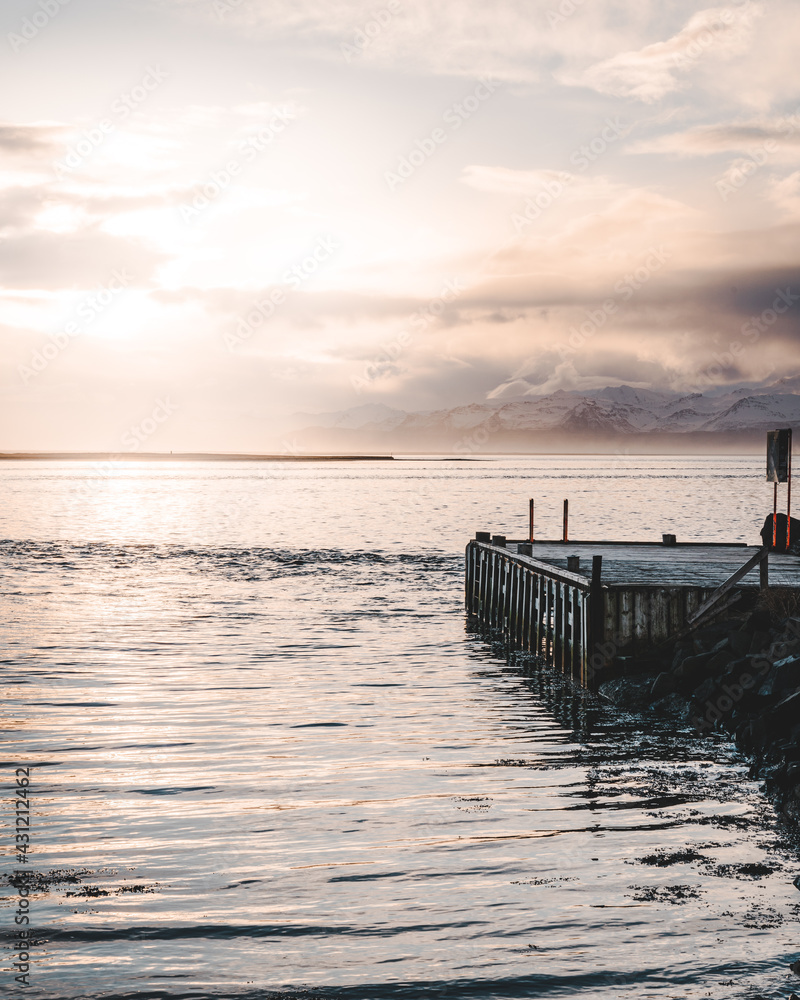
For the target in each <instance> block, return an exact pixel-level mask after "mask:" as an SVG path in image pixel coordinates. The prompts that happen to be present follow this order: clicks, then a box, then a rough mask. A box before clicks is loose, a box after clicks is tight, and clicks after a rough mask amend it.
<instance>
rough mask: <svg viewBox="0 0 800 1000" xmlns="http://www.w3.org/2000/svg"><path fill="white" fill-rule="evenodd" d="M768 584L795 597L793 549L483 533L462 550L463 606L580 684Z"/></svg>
mask: <svg viewBox="0 0 800 1000" xmlns="http://www.w3.org/2000/svg"><path fill="white" fill-rule="evenodd" d="M748 563H749V564H750V568H749V569H748V571H747V572H746V573H741V572H740V571H742V570H743V568H744V567H745V566H746V565H747V564H748ZM767 586H769V589H770V590H771V591H778V592H780V591H784V592H790V593H794V594H798V595H800V557H798V556H791V555H786V554H784V553H777V552H770V553H767V552H766V550H765V549H763V548H761V547H759V546H754V545H746V544H744V543H732V544H714V543H691V542H683V543H677V544H672V545H668V544H664V543H660V542H608V541H601V542H584V541H575V542H571V541H566V542H565V541H535V542H522V541H512V540H506V538H505V537H504V536H502V535H494V536H491V535H489V534H488V533H486V532H479V533H478V535H477V537H476V539H475V540H474V541H471V542H470V543H469V545H468V546H467V551H466V577H465V597H466V608H467V611H468V612H469V613H470V614H473V615H476V616H477V617H478V618H479V619H480V620H481V621H482V622H483V623H484V624H486V625H489V626H491V627H493V628H499V629H501V630H502V631H503V632H504V633H505V634H506V635H507V636H508V638H509V640H510V641H511V642H512V643H513V644H514V645H516V646H518V647H520V648H522V649H526V650H530V651H531V652H534V653H536V654H537V655H541V656H544V657H545V658H546V659H548V660H549V661H550V662H552V663H553V664H554V665H555V666H557V667H558V668H559V669H561V670H563V671H564V672H566V673H570V674H571V675H572V676H573V677H574V678H576V679H577V680H580V682H581V683H583V684H585V685H587V686H591V685H592V681H593V678H594V677H595V675H596V674H597V671H598V670H600V669H603V668H605V667H606V666H607V664H608V663H609V661H611V660H613V659H614V658H616V657H619V656H624V655H634V656H639V655H647V654H648V653H650V652H652V650H653V648H654V647H656V646H658V645H660V644H661V643H664V642H666V641H667V640H669V639H671V638H674V637H675V636H676V635H677V634H678V633H679V632H682V630H685V629H687V628H692V627H695V626H696V625H697V624H698V623H699V622H700V621H708V620H711V619H712V618H713V617H714V615H716V614H719V613H720V612H721V611H724V610H725V609H726V608H727V607H730V606H731V605H732V604H734V603H736V601H737V600H740V599H741V598H742V596H743V594H745V593H748V592H750V593H751V594H755V592H757V591H758V590H760V589H764V588H765V587H767Z"/></svg>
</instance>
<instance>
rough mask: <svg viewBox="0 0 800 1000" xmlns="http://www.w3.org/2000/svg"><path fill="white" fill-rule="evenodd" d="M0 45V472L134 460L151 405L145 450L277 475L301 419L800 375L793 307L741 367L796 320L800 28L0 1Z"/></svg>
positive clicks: (461, 4) (628, 10) (558, 1)
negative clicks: (4, 465)
mask: <svg viewBox="0 0 800 1000" xmlns="http://www.w3.org/2000/svg"><path fill="white" fill-rule="evenodd" d="M0 28H2V31H1V32H0V36H1V37H0V44H2V45H3V46H4V47H5V53H4V56H3V59H2V61H1V62H0V73H2V84H3V85H2V88H0V336H2V339H3V351H2V374H1V376H0V377H2V415H3V430H4V434H3V441H2V444H0V450H6V451H8V450H35V449H38V450H56V449H63V450H83V449H98V450H104V451H112V452H123V451H125V450H127V448H126V445H125V444H124V440H129V439H130V428H131V427H138V426H140V425H141V424H142V422H143V421H147V420H148V418H150V417H151V414H152V412H153V411H154V409H155V408H157V407H158V406H159V405H161V406H162V410H161V411H159V412H166V411H168V415H167V417H166V418H165V419H163V420H159V421H157V425H158V426H157V430H156V432H155V433H153V435H152V437H151V438H150V439H148V441H147V443H146V447H147V449H149V450H170V449H174V450H203V451H213V450H219V451H259V450H261V451H265V450H274V449H275V448H276V447H279V445H280V442H281V441H282V440H283V439H284V436H285V430H284V429H285V427H286V426H288V423H287V421H288V420H289V418H290V416H291V414H292V413H293V412H295V411H298V410H303V411H318V410H334V409H346V408H348V407H352V406H357V405H361V404H363V403H386V404H389V405H391V406H396V407H400V408H403V409H435V408H440V407H446V406H455V405H459V404H464V403H469V402H474V401H479V400H482V399H486V398H487V397H491V398H502V397H503V396H504V395H508V396H515V395H520V394H524V393H532V394H536V393H541V392H544V391H553V390H554V389H557V388H581V387H588V386H593V385H606V384H619V383H631V384H636V385H647V386H653V387H655V388H673V389H682V388H684V387H690V386H691V385H692V384H693V383H694V381H695V380H696V375H697V372H698V371H699V370H701V369H703V368H704V367H706V366H708V365H709V364H712V363H715V362H716V363H719V364H720V366H721V367H720V370H721V375H720V382H721V384H725V383H726V382H727V383H734V382H740V381H745V380H752V381H755V382H758V381H761V380H765V379H769V378H779V377H781V376H782V375H786V374H791V373H794V372H795V371H797V370H800V357H798V355H799V354H800V346H799V345H798V315H800V313H799V312H798V308H797V305H795V304H794V302H792V306H791V308H790V309H788V310H787V311H786V313H784V314H783V315H782V316H781V317H780V319H779V320H778V321H777V322H775V323H774V324H773V325H772V326H770V328H769V330H767V331H765V332H764V334H763V335H762V336H761V337H760V338H759V339H758V341H757V343H753V342H752V341H750V342H748V344H747V348H746V350H744V351H741V352H736V355H735V357H734V356H733V355H731V354H730V351H729V348H730V345H731V344H732V343H735V342H737V341H738V340H739V339H741V329H742V326H743V325H744V324H745V323H747V321H748V319H749V318H750V317H752V316H757V315H759V314H760V313H761V312H762V311H763V310H764V309H765V308H768V307H769V305H770V303H771V302H772V301H773V300H774V299H775V296H776V294H778V292H779V291H780V290H783V291H784V292H785V293H786V294H788V295H789V297H790V299H791V298H792V296H793V295H794V294H795V293H797V295H798V296H800V270H799V269H798V236H799V235H800V92H799V91H800V85H799V84H798V75H797V72H796V53H797V48H798V43H799V42H800V6H798V5H797V4H796V3H795V2H790V0H772V2H766V0H765V2H758V0H731V2H729V3H727V4H723V5H720V6H715V7H710V6H705V5H704V4H703V3H700V2H696V0H675V2H672V3H669V4H663V3H660V2H658V0H529V2H526V3H521V2H515V0H498V2H497V3H494V4H491V5H487V4H483V3H478V2H474V0H443V2H440V3H437V4H432V3H422V2H420V0H374V2H369V3H365V2H357V0H344V2H342V3H338V4H335V5H334V4H331V3H327V2H322V0H292V2H288V0H286V2H284V0H270V2H268V3H267V2H265V0H5V2H4V3H3V5H2V10H0ZM787 290H788V291H787ZM608 302H613V303H614V305H615V308H614V309H613V310H611V309H605V308H604V303H608ZM798 302H800V299H798ZM592 317H594V318H592ZM587 319H588V322H589V323H590V325H591V329H592V333H591V335H589V336H585V335H584V336H582V337H581V336H580V335H578V336H577V337H576V331H580V327H581V324H584V323H586V322H587ZM165 400H168V401H169V405H168V406H166V408H165V407H164V405H163V404H164V401H165ZM153 422H154V421H153V420H152V419H150V423H153Z"/></svg>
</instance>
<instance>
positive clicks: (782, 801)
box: [598, 608, 800, 824]
mask: <svg viewBox="0 0 800 1000" xmlns="http://www.w3.org/2000/svg"><path fill="white" fill-rule="evenodd" d="M657 652H658V655H657V656H656V657H654V658H653V660H652V661H651V662H650V663H649V664H647V666H646V667H645V672H632V673H628V674H626V675H625V676H622V677H617V678H615V679H614V680H609V681H606V682H604V683H602V684H600V685H599V687H598V693H599V694H600V696H601V697H604V698H606V699H608V700H610V701H612V702H614V703H615V704H617V705H619V706H621V707H625V708H630V709H634V710H644V709H652V710H654V711H657V712H659V713H670V714H676V715H678V716H679V717H680V718H681V719H682V720H683V721H685V722H688V723H690V724H691V725H693V726H694V728H695V730H696V731H697V733H698V734H701V735H702V734H703V733H709V732H711V731H713V730H716V729H723V730H725V731H727V732H728V733H730V734H731V735H732V736H733V737H734V738H735V740H736V742H737V744H738V745H739V746H740V747H741V748H742V749H743V750H744V751H746V752H747V753H748V754H750V755H752V757H753V768H752V773H753V775H754V777H760V778H762V779H763V781H764V786H765V790H766V792H767V794H768V795H769V796H770V797H771V798H772V800H773V802H774V803H775V806H776V808H777V809H778V810H779V811H780V812H781V813H782V814H783V815H784V816H785V817H786V818H787V819H789V820H791V821H792V822H793V823H796V824H800V618H798V617H791V616H790V617H783V618H780V619H779V620H775V616H774V614H771V613H770V611H769V610H767V609H764V608H760V609H757V610H755V611H753V612H752V613H751V614H749V615H747V616H740V617H737V618H729V619H728V620H726V621H722V622H718V623H715V624H713V625H710V626H708V627H706V628H700V629H698V630H696V631H695V632H692V633H691V634H690V635H688V636H686V637H684V638H682V639H679V640H678V641H677V642H675V643H674V644H673V645H671V646H670V647H667V648H665V649H662V650H659V651H657Z"/></svg>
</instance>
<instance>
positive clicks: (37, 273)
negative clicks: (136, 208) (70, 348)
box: [0, 230, 163, 289]
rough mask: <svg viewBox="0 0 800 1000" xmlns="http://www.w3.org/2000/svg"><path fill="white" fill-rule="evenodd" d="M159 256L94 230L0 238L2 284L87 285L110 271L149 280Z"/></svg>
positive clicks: (22, 286) (93, 283) (140, 280)
mask: <svg viewBox="0 0 800 1000" xmlns="http://www.w3.org/2000/svg"><path fill="white" fill-rule="evenodd" d="M162 260H163V258H162V257H161V256H160V255H159V254H157V253H155V252H154V251H152V250H149V249H147V248H146V247H144V246H142V245H141V244H136V243H134V242H132V241H130V240H121V239H118V238H116V237H114V236H109V235H108V234H107V233H102V232H100V231H98V230H84V231H82V232H78V233H70V234H68V235H64V234H61V233H46V232H32V233H26V234H25V235H23V236H19V237H16V238H14V239H8V240H5V241H3V242H0V274H2V281H3V286H4V287H6V288H51V289H56V288H73V287H76V286H77V287H78V288H91V287H93V286H94V285H96V284H98V283H99V282H101V281H102V280H103V279H105V278H107V277H108V275H109V274H110V273H111V272H112V271H113V270H119V271H123V270H125V271H129V272H130V274H131V276H132V283H133V282H135V283H136V284H137V285H143V284H147V283H148V282H149V280H150V279H151V278H152V275H153V273H154V271H155V269H156V267H157V266H158V265H159V264H160V263H161V262H162Z"/></svg>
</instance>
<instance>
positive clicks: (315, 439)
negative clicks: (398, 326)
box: [292, 375, 800, 455]
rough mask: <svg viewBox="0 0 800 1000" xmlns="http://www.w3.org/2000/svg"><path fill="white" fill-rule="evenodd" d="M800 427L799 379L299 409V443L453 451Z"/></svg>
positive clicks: (663, 440)
mask: <svg viewBox="0 0 800 1000" xmlns="http://www.w3.org/2000/svg"><path fill="white" fill-rule="evenodd" d="M795 425H796V426H798V427H800V375H795V376H791V377H788V378H783V379H780V380H778V381H775V382H772V383H770V384H768V385H765V386H760V387H758V386H756V387H754V386H752V385H742V386H736V387H732V388H728V389H726V390H724V391H720V390H715V391H710V392H706V393H700V392H694V393H688V394H686V393H679V392H671V391H669V390H666V391H664V390H656V389H647V388H640V387H639V388H637V387H633V386H629V385H619V386H607V387H606V388H603V389H592V390H590V391H581V390H564V389H559V390H557V391H556V392H553V393H550V394H549V395H542V396H530V395H526V396H522V397H515V398H512V399H496V400H491V399H490V400H485V401H483V402H480V403H470V404H467V405H465V406H456V407H453V408H451V409H441V410H430V411H425V412H406V411H404V410H398V409H394V408H392V407H389V406H385V405H384V404H381V403H377V404H376V403H368V404H365V405H362V406H355V407H352V408H351V409H348V410H341V411H338V412H334V413H317V414H309V413H298V414H295V415H294V418H293V421H292V430H293V434H294V438H295V440H296V441H297V443H298V445H299V446H300V447H303V448H305V447H313V448H325V449H337V450H348V451H358V450H362V449H363V448H370V449H376V448H377V449H380V450H389V451H412V452H413V451H445V452H450V451H452V452H455V453H457V454H464V455H469V454H478V453H482V452H484V453H486V452H489V453H491V452H508V451H514V452H525V451H572V452H574V451H576V450H578V451H583V450H589V451H601V450H604V449H605V448H607V447H608V446H609V445H619V444H620V442H622V441H625V442H627V443H628V444H631V443H635V444H636V445H637V446H641V448H642V449H643V450H656V451H663V450H671V449H673V448H678V449H680V450H684V449H685V450H692V451H696V450H698V449H699V450H703V449H706V448H708V447H712V448H715V447H722V448H723V449H724V450H729V449H730V448H731V447H732V448H736V447H741V446H749V445H755V444H756V443H757V442H759V441H763V438H764V434H765V432H766V431H768V430H772V429H774V428H776V427H792V426H795Z"/></svg>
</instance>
